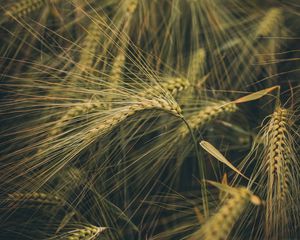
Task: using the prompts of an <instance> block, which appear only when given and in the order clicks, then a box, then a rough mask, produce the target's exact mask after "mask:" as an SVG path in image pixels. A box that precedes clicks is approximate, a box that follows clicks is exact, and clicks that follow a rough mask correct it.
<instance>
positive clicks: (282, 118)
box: [239, 106, 300, 239]
mask: <svg viewBox="0 0 300 240" xmlns="http://www.w3.org/2000/svg"><path fill="white" fill-rule="evenodd" d="M294 116H295V113H294V111H292V110H291V109H287V108H284V107H282V106H277V107H276V108H275V110H274V112H273V113H272V114H271V115H270V116H269V118H268V121H267V122H265V123H264V126H263V128H262V129H261V130H260V132H259V134H258V136H257V140H255V141H254V144H253V147H252V149H251V151H250V153H249V154H248V156H247V157H246V158H245V159H244V160H243V161H242V162H241V163H240V166H239V169H241V170H242V171H244V172H245V171H250V169H251V175H250V181H249V183H248V186H249V187H251V188H252V189H253V190H254V191H255V192H257V193H259V195H260V196H261V198H262V199H263V200H264V209H263V211H262V212H259V213H257V215H256V216H255V217H256V220H255V221H257V222H259V223H260V224H261V226H262V227H261V228H260V229H259V231H258V233H257V235H256V236H257V237H258V238H264V239H282V238H284V237H287V236H289V237H294V236H295V234H296V231H297V230H296V229H297V225H298V224H299V222H300V217H299V214H297V213H298V211H299V204H300V202H299V192H300V189H299V184H298V183H299V181H300V180H299V172H300V164H299V162H298V159H297V152H296V149H295V139H294V135H295V126H294V125H295V120H294Z"/></svg>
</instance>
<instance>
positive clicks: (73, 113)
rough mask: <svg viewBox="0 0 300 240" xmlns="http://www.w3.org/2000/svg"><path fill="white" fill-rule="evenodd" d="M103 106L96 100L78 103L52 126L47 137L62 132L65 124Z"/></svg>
mask: <svg viewBox="0 0 300 240" xmlns="http://www.w3.org/2000/svg"><path fill="white" fill-rule="evenodd" d="M104 107H105V106H104V104H103V103H101V102H100V101H98V100H92V101H89V102H86V103H80V104H79V105H76V106H75V107H71V109H70V110H68V111H67V112H66V113H65V114H64V115H63V116H62V117H61V118H60V119H59V120H58V121H57V122H56V124H55V125H54V127H53V128H52V130H51V131H50V132H49V136H50V137H53V136H56V135H58V134H60V133H62V132H63V129H64V127H65V126H67V124H68V123H69V122H70V121H71V120H72V119H74V118H76V117H78V116H80V115H83V114H86V113H89V112H92V111H95V110H98V109H101V108H104Z"/></svg>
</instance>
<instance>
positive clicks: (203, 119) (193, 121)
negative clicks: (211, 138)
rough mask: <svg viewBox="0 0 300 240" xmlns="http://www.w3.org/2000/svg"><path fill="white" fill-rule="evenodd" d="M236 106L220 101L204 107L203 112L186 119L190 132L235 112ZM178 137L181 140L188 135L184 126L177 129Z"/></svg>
mask: <svg viewBox="0 0 300 240" xmlns="http://www.w3.org/2000/svg"><path fill="white" fill-rule="evenodd" d="M236 110H237V106H236V104H235V103H233V102H225V101H220V102H217V103H214V104H212V105H209V106H207V107H205V108H204V109H203V110H201V111H199V112H198V113H196V114H194V115H192V116H191V117H189V118H188V119H187V122H188V123H189V126H190V128H191V129H192V130H195V129H201V128H202V127H203V126H205V125H206V124H209V123H210V122H212V121H214V120H215V119H217V118H219V117H222V116H224V115H225V114H228V113H232V112H235V111H236ZM178 133H179V136H180V137H181V138H183V137H186V136H187V135H188V134H189V131H188V129H187V128H186V126H181V127H180V128H179V129H178Z"/></svg>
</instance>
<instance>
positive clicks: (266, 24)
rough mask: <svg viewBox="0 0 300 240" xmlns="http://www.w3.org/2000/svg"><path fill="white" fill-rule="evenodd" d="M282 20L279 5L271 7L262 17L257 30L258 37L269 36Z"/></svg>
mask: <svg viewBox="0 0 300 240" xmlns="http://www.w3.org/2000/svg"><path fill="white" fill-rule="evenodd" d="M281 20H282V10H281V9H280V8H277V7H273V8H271V9H270V10H269V11H268V12H267V14H266V16H265V17H264V18H263V19H262V21H261V22H260V24H259V25H258V28H257V30H256V36H257V37H269V36H271V35H272V33H273V32H274V30H275V29H276V28H277V27H278V26H279V24H280V23H281Z"/></svg>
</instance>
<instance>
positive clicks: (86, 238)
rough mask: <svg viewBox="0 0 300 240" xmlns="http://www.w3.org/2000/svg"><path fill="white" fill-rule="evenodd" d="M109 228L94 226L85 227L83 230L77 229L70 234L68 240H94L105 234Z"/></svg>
mask: <svg viewBox="0 0 300 240" xmlns="http://www.w3.org/2000/svg"><path fill="white" fill-rule="evenodd" d="M106 229H107V228H106V227H96V226H93V225H90V226H87V227H84V228H82V229H76V230H74V231H72V232H70V233H69V234H68V235H67V236H66V239H67V240H93V239H96V237H97V236H98V235H99V234H100V233H102V232H104V231H105V230H106Z"/></svg>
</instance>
